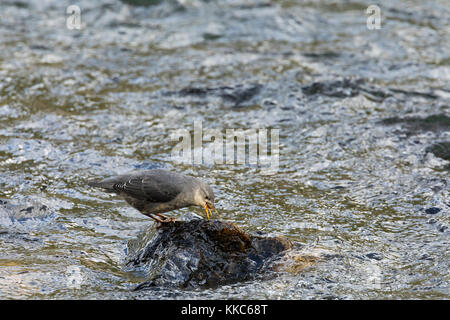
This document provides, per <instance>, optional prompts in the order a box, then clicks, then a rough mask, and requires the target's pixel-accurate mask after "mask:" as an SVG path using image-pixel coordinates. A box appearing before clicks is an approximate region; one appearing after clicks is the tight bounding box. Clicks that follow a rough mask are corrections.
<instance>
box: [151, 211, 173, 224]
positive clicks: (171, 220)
mask: <svg viewBox="0 0 450 320" xmlns="http://www.w3.org/2000/svg"><path fill="white" fill-rule="evenodd" d="M155 214H156V215H157V216H158V217H160V218H161V219H163V220H162V221H160V222H162V223H165V222H174V221H176V219H175V218H169V217H166V216H164V215H162V214H160V213H155Z"/></svg>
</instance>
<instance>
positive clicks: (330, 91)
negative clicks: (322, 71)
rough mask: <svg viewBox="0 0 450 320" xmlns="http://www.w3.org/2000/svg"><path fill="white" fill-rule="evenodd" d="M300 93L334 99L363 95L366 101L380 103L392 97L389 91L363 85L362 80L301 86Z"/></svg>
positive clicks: (333, 81)
mask: <svg viewBox="0 0 450 320" xmlns="http://www.w3.org/2000/svg"><path fill="white" fill-rule="evenodd" d="M302 92H303V93H304V94H305V95H308V96H311V95H324V96H329V97H335V98H348V97H355V96H358V95H359V94H364V95H365V96H366V97H367V98H368V99H370V100H375V101H382V100H384V99H385V98H387V97H389V96H392V93H391V92H389V90H382V89H379V88H375V87H372V86H368V85H365V84H364V81H363V80H362V79H349V78H345V79H342V80H332V81H323V82H314V83H313V84H311V85H307V86H303V87H302Z"/></svg>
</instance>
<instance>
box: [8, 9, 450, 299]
mask: <svg viewBox="0 0 450 320" xmlns="http://www.w3.org/2000/svg"><path fill="white" fill-rule="evenodd" d="M145 2H146V3H147V4H148V5H139V4H142V3H145ZM71 4H76V5H77V6H78V7H79V8H80V13H81V29H80V30H77V29H70V28H68V27H67V23H68V21H67V19H71V18H73V17H72V16H71V11H70V12H69V14H67V13H66V9H67V7H68V6H69V5H71ZM369 5H371V2H370V1H363V0H355V1H339V0H337V1H290V0H284V1H282V0H279V1H266V0H251V1H249V0H233V1H231V0H230V1H214V0H211V1H206V0H183V1H181V0H178V1H175V0H171V1H131V0H129V1H122V2H121V1H113V0H101V1H87V0H80V1H75V3H71V2H69V1H50V0H46V1H41V0H30V1H19V0H18V1H15V0H8V1H1V2H0V15H1V19H0V44H1V50H0V198H1V199H2V201H4V202H6V204H4V205H3V206H0V298H2V299H11V298H26V299H30V298H31V299H67V298H86V299H97V298H100V299H110V298H111V299H112V298H114V299H135V298H136V299H161V298H170V299H172V298H174V299H183V298H194V299H195V298H205V299H228V298H238V299H245V298H256V299H266V298H268V299H431V298H433V299H449V298H450V290H449V283H450V282H449V281H450V276H449V244H450V241H449V234H450V231H449V229H448V225H449V224H450V219H449V212H450V196H449V195H450V192H449V190H450V188H449V166H448V163H449V162H448V160H449V159H448V146H449V144H448V141H449V140H450V121H449V111H450V86H449V83H450V66H449V63H450V25H449V21H450V20H449V17H450V6H449V3H448V1H446V0H442V1H438V0H436V1H389V2H387V1H386V3H383V4H382V5H380V9H381V25H380V27H381V28H380V29H369V28H368V26H367V23H366V22H367V19H368V17H369V15H368V14H367V13H366V9H367V8H368V7H369ZM71 21H72V23H76V22H77V21H76V20H71ZM71 21H69V24H70V23H71ZM71 26H73V25H71ZM194 123H200V124H201V125H202V127H203V129H204V130H206V129H217V130H218V131H219V132H220V133H223V135H225V133H226V129H245V130H246V129H258V128H259V129H267V130H268V132H269V131H270V132H275V130H274V129H278V130H279V160H278V165H279V166H278V170H275V171H274V172H272V174H264V172H263V171H262V170H260V169H259V168H257V167H255V166H251V165H247V164H245V163H244V164H237V163H236V164H226V163H224V164H220V163H215V164H214V163H209V162H207V161H206V162H205V163H203V164H192V163H177V162H175V161H174V159H173V157H172V150H173V149H174V147H175V145H176V144H177V141H175V140H174V139H173V137H172V135H173V133H174V132H176V130H179V129H182V130H187V131H188V132H190V133H193V131H194ZM272 130H273V131H272ZM274 142H276V141H275V140H272V143H274ZM445 142H447V143H445ZM436 143H441V144H440V145H439V146H441V147H440V148H441V149H442V148H444V150H443V151H444V152H443V154H444V156H442V155H439V154H438V153H437V152H431V151H430V150H432V149H430V148H432V146H433V145H435V144H436ZM205 145H206V143H205ZM195 151H196V152H198V150H195ZM272 155H276V154H275V153H272ZM445 155H446V156H445ZM445 158H447V160H445ZM270 159H272V161H275V160H274V159H275V157H273V158H270ZM152 168H167V169H170V170H176V171H178V172H182V173H185V174H191V175H194V176H197V177H202V178H203V179H204V180H206V181H207V182H208V183H209V184H210V185H211V186H212V187H213V189H214V190H215V193H216V204H217V208H218V209H219V212H220V214H219V216H216V218H220V219H224V220H227V221H233V222H235V223H236V224H237V225H238V226H240V227H241V228H242V229H243V230H246V231H248V232H256V231H261V232H264V233H269V234H274V235H282V236H285V237H287V238H289V239H290V240H292V241H295V242H298V243H299V244H301V245H303V248H304V250H305V252H309V253H320V254H326V255H327V257H328V258H327V259H324V260H323V261H319V262H317V263H316V264H313V265H311V266H310V267H308V268H305V269H303V270H301V271H300V272H280V274H279V275H278V276H277V277H275V278H273V279H271V280H267V281H260V280H255V281H249V282H245V283H237V284H234V285H227V286H223V287H219V288H216V289H214V290H213V289H205V290H200V289H199V290H181V289H180V290H175V289H160V290H151V291H141V292H134V291H132V288H134V287H135V286H136V285H137V284H139V283H140V282H141V281H142V280H143V279H142V278H140V277H139V276H137V275H135V274H132V273H130V272H127V271H126V270H124V267H123V263H124V261H125V259H126V257H127V254H128V251H129V242H130V241H132V240H133V239H136V238H139V237H142V236H143V235H145V234H146V232H148V231H149V229H150V228H151V226H152V223H153V222H152V221H151V219H149V218H147V217H145V216H143V215H141V214H140V213H139V212H137V211H136V210H134V209H132V208H130V207H129V206H128V205H127V204H125V202H124V201H122V200H120V199H118V198H117V197H114V196H112V195H109V194H105V193H102V192H101V191H100V190H94V189H92V188H89V187H88V186H87V185H86V182H87V181H88V180H90V179H93V178H98V177H107V176H111V175H115V174H119V173H124V172H127V171H130V170H134V169H152ZM2 203H3V202H2ZM191 212H193V213H196V214H198V215H201V214H202V210H201V208H190V209H182V210H179V211H178V213H174V216H177V217H181V216H186V217H187V216H189V215H191V214H190V213H191ZM27 213H29V214H28V215H27Z"/></svg>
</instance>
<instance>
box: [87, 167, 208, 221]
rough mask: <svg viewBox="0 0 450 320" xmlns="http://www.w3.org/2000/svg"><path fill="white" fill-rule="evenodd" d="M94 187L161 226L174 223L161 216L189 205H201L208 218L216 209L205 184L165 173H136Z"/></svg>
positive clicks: (155, 171)
mask: <svg viewBox="0 0 450 320" xmlns="http://www.w3.org/2000/svg"><path fill="white" fill-rule="evenodd" d="M88 185H89V186H91V187H97V188H102V189H104V190H105V191H106V192H110V193H116V194H118V195H119V196H121V197H122V198H123V199H125V201H126V202H128V203H129V204H130V205H131V206H132V207H133V208H135V209H137V210H139V211H140V212H141V213H143V214H144V215H146V216H148V217H150V218H152V219H154V220H156V221H157V222H159V223H164V222H170V221H174V220H175V219H173V218H168V217H166V216H163V215H162V214H161V213H163V212H168V211H172V210H176V209H180V208H184V207H189V206H195V205H197V206H201V207H203V208H204V209H205V211H206V216H207V217H208V219H209V215H210V214H211V209H213V210H214V211H216V209H215V208H214V192H213V191H212V189H211V187H210V186H208V185H207V184H206V183H204V182H203V181H201V180H199V179H197V178H194V177H190V176H185V175H183V174H180V173H175V172H170V171H166V170H159V169H157V170H144V171H133V172H130V173H127V174H124V175H120V176H116V177H112V178H107V179H104V180H100V181H90V182H88Z"/></svg>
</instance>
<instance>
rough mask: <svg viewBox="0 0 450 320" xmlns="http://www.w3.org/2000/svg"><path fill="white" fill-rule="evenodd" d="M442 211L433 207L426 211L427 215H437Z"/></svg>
mask: <svg viewBox="0 0 450 320" xmlns="http://www.w3.org/2000/svg"><path fill="white" fill-rule="evenodd" d="M441 210H442V209H441V208H436V207H431V208H428V209H425V213H427V214H436V213H439V211H441Z"/></svg>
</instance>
